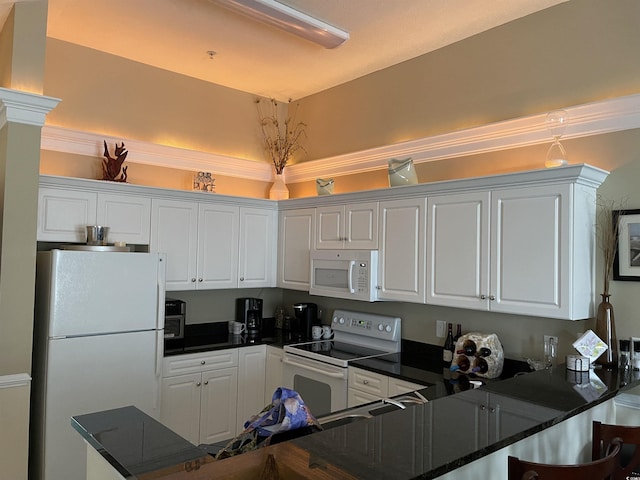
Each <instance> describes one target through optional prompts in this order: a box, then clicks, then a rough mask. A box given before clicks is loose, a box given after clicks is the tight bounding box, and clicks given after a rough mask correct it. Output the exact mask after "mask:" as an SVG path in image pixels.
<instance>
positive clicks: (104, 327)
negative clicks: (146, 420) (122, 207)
mask: <svg viewBox="0 0 640 480" xmlns="http://www.w3.org/2000/svg"><path fill="white" fill-rule="evenodd" d="M165 264H166V261H165V260H164V257H163V254H157V253H126V252H103V251H100V252H96V251H74V250H51V251H49V252H39V253H38V256H37V264H36V265H37V269H36V310H35V328H34V347H33V352H34V353H33V368H32V376H33V383H32V388H33V391H32V405H31V432H30V442H31V450H30V478H32V479H43V480H62V479H65V480H75V479H84V478H85V477H86V474H85V472H86V447H85V443H84V440H83V439H82V438H81V437H80V435H79V434H78V433H77V432H76V431H75V430H74V429H73V427H72V426H71V422H70V418H71V417H72V416H74V415H81V414H86V413H92V412H96V411H101V410H107V409H112V408H117V407H122V406H127V405H134V406H136V407H138V408H139V409H140V410H142V411H144V412H145V413H147V414H149V415H151V416H152V417H154V418H158V417H159V401H160V376H161V368H162V357H163V347H164V331H163V327H164V299H165V294H164V288H165V276H164V271H165Z"/></svg>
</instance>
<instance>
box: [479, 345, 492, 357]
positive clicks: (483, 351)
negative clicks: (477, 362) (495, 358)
mask: <svg viewBox="0 0 640 480" xmlns="http://www.w3.org/2000/svg"><path fill="white" fill-rule="evenodd" d="M489 355H491V349H490V348H487V347H480V348H479V349H478V351H477V352H476V357H488V356H489Z"/></svg>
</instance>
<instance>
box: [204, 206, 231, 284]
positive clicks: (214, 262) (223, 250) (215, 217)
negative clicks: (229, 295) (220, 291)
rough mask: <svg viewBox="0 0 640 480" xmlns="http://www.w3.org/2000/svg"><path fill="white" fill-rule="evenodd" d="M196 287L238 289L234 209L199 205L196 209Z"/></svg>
mask: <svg viewBox="0 0 640 480" xmlns="http://www.w3.org/2000/svg"><path fill="white" fill-rule="evenodd" d="M197 227H198V255H197V259H198V262H197V263H198V265H197V267H196V270H197V271H198V274H197V280H196V282H197V288H203V289H214V288H236V287H237V286H238V239H239V215H238V207H233V206H228V205H215V204H204V203H201V204H200V205H199V207H198V225H197Z"/></svg>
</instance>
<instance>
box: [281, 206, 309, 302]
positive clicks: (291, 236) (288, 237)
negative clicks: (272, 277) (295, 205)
mask: <svg viewBox="0 0 640 480" xmlns="http://www.w3.org/2000/svg"><path fill="white" fill-rule="evenodd" d="M279 223H280V225H279V227H280V235H279V237H278V287H280V288H288V289H292V290H303V291H306V292H308V291H309V282H310V280H311V271H310V268H311V267H310V263H311V260H310V258H309V253H310V252H311V249H312V248H313V242H314V239H315V231H316V209H315V208H303V209H298V210H285V211H282V212H280V222H279Z"/></svg>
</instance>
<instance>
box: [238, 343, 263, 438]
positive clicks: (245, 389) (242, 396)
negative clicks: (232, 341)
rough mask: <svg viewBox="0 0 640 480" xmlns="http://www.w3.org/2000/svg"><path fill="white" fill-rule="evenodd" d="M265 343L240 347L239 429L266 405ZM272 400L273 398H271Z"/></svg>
mask: <svg viewBox="0 0 640 480" xmlns="http://www.w3.org/2000/svg"><path fill="white" fill-rule="evenodd" d="M266 358H267V349H266V346H265V345H255V346H252V347H243V348H239V349H238V431H239V432H241V431H242V430H243V429H244V422H246V421H247V420H249V418H251V417H252V416H253V415H257V414H258V413H259V412H260V411H261V410H262V409H263V408H264V406H265V405H266V404H265V402H264V385H265V363H266ZM269 401H271V399H269Z"/></svg>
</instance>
